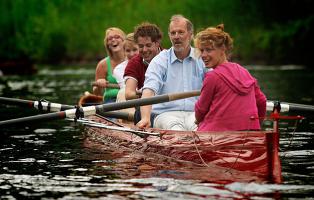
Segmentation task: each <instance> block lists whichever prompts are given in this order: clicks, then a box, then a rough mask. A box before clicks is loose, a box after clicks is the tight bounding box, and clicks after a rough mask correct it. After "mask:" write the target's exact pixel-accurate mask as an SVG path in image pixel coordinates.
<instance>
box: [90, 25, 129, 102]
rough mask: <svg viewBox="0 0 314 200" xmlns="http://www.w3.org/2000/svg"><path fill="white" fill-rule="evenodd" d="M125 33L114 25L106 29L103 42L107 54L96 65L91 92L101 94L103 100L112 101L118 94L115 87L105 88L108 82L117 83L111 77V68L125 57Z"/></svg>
mask: <svg viewBox="0 0 314 200" xmlns="http://www.w3.org/2000/svg"><path fill="white" fill-rule="evenodd" d="M124 40H125V33H124V32H123V31H122V30H121V29H119V28H116V27H111V28H108V29H107V30H106V34H105V39H104V44H105V48H106V51H107V54H108V56H107V57H106V58H104V59H102V60H101V61H100V62H99V63H98V64H97V67H96V73H95V83H94V84H93V93H94V94H95V95H97V96H103V101H104V102H114V101H115V100H116V96H117V94H118V91H119V89H117V88H106V87H107V84H108V83H115V84H117V80H116V79H115V78H114V77H113V75H112V74H113V70H114V69H115V67H116V66H117V65H118V64H120V63H122V62H123V61H124V60H125V59H126V58H125V53H124V48H123V45H124Z"/></svg>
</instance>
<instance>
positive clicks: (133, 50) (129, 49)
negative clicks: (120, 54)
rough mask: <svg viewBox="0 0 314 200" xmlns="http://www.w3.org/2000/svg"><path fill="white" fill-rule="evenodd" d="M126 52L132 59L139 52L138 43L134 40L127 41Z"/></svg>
mask: <svg viewBox="0 0 314 200" xmlns="http://www.w3.org/2000/svg"><path fill="white" fill-rule="evenodd" d="M124 52H125V55H126V57H127V58H128V60H130V59H131V58H133V57H134V56H135V55H136V54H138V53H139V50H138V45H137V44H135V43H134V42H130V41H126V42H125V44H124Z"/></svg>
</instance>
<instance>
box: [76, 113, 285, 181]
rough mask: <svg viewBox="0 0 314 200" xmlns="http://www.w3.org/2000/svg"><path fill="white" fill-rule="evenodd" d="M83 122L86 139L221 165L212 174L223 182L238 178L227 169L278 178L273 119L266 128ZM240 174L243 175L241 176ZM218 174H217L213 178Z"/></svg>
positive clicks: (96, 119)
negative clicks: (135, 126)
mask: <svg viewBox="0 0 314 200" xmlns="http://www.w3.org/2000/svg"><path fill="white" fill-rule="evenodd" d="M80 122H82V123H83V124H85V125H86V136H87V137H88V138H89V140H92V141H95V142H101V143H105V144H107V145H108V144H111V145H115V146H118V147H121V148H122V147H123V148H128V149H131V150H133V151H137V152H141V153H143V154H146V155H147V156H150V155H152V154H154V155H161V156H165V157H169V158H172V159H175V160H179V161H183V162H193V163H196V164H198V165H202V166H203V167H204V168H208V169H213V168H215V169H217V168H219V169H221V170H220V172H221V173H218V174H217V175H216V177H215V181H216V182H217V179H218V180H220V181H223V182H224V183H225V182H233V181H238V180H237V177H236V176H232V177H231V178H230V177H228V180H226V176H225V172H226V171H228V172H230V170H233V171H234V174H240V175H241V176H242V179H241V180H242V181H252V177H254V179H253V181H259V182H273V183H280V182H281V164H280V159H279V155H278V147H279V132H278V128H276V126H277V123H278V122H277V121H276V120H275V121H274V127H275V129H274V130H269V131H225V132H199V131H173V130H161V129H149V130H145V131H139V130H133V129H131V128H130V127H129V126H128V125H126V124H121V123H112V121H110V120H107V119H106V118H103V117H101V116H91V117H89V118H88V119H84V120H80ZM243 174H245V175H246V179H243ZM217 177H218V178H217Z"/></svg>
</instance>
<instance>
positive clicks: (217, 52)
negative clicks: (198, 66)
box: [198, 44, 227, 68]
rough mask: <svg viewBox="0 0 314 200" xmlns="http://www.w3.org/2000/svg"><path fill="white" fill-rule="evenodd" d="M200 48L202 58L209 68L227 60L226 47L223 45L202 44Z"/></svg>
mask: <svg viewBox="0 0 314 200" xmlns="http://www.w3.org/2000/svg"><path fill="white" fill-rule="evenodd" d="M198 50H199V51H200V53H201V58H202V60H203V62H204V63H205V66H206V67H207V68H215V67H217V66H218V65H220V64H221V63H224V62H226V61H227V59H226V54H225V49H224V48H223V47H222V48H215V47H213V45H210V44H201V45H200V47H199V48H198Z"/></svg>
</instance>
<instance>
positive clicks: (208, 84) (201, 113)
mask: <svg viewBox="0 0 314 200" xmlns="http://www.w3.org/2000/svg"><path fill="white" fill-rule="evenodd" d="M208 73H211V72H208ZM215 78H216V77H215V76H211V74H206V77H205V79H204V82H203V87H202V90H201V95H200V97H199V99H198V100H197V102H196V103H195V108H194V109H195V119H196V124H198V123H200V122H202V121H203V120H204V117H205V115H206V114H207V113H208V112H209V108H210V106H211V104H212V101H213V97H214V91H215V82H216V81H217V80H215Z"/></svg>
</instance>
